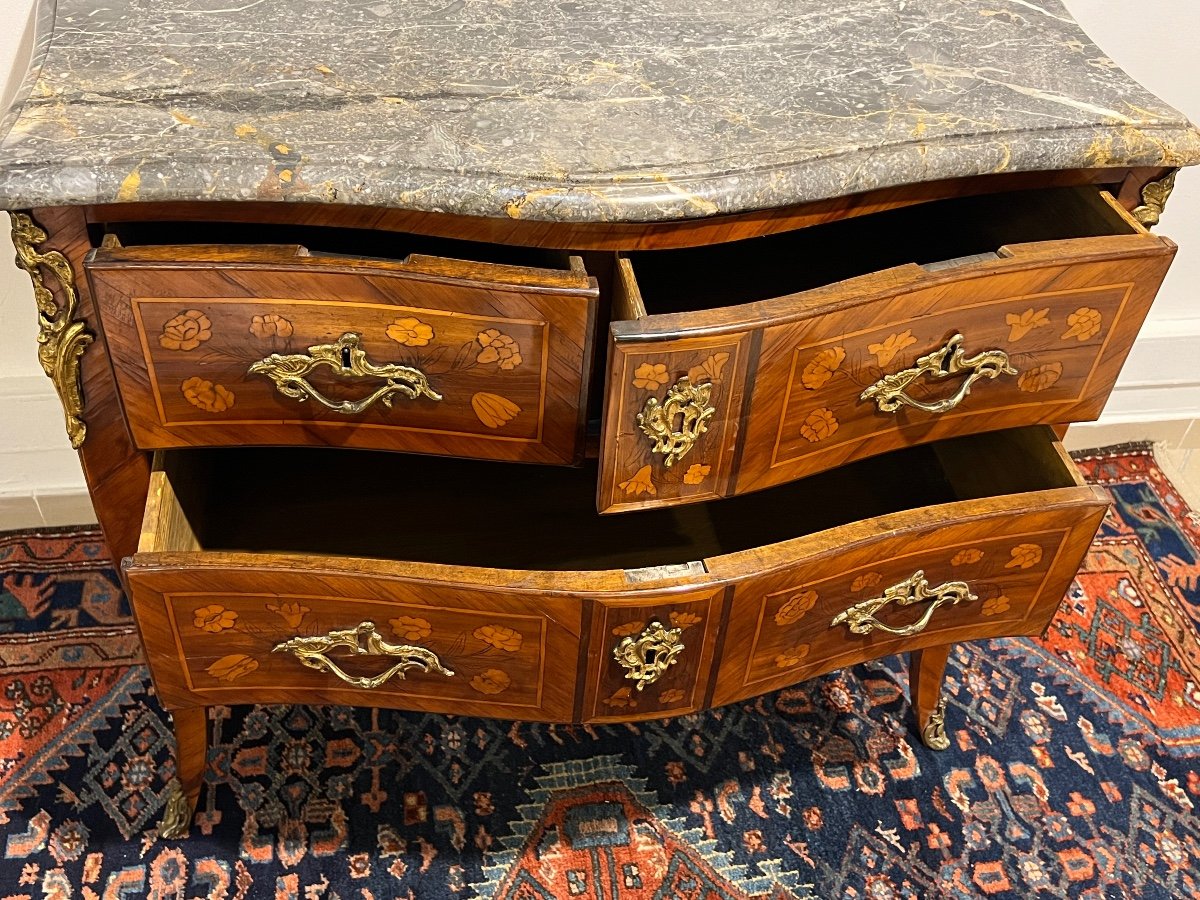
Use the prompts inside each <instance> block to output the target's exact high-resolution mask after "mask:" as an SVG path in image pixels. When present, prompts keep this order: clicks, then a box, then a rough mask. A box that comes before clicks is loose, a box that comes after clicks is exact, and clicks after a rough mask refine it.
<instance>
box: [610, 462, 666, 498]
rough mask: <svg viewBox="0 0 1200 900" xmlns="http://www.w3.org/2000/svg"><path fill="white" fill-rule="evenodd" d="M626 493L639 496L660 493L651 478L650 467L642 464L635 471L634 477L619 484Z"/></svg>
mask: <svg viewBox="0 0 1200 900" xmlns="http://www.w3.org/2000/svg"><path fill="white" fill-rule="evenodd" d="M617 487H619V488H620V489H621V490H623V491H624V492H625V493H626V494H630V495H631V496H634V497H637V496H639V495H640V494H649V495H650V496H651V497H653V496H655V495H656V494H657V493H658V488H656V487H655V486H654V482H653V481H651V480H650V467H649V466H642V467H641V468H640V469H638V470H637V471H636V472H634V473H633V477H632V478H628V479H626V480H625V481H622V482H621V483H620V484H618V485H617Z"/></svg>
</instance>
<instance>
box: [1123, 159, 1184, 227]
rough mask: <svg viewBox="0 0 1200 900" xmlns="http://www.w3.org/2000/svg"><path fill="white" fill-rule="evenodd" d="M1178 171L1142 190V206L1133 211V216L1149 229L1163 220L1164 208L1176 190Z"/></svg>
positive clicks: (1174, 170) (1175, 170) (1152, 182)
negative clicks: (1172, 192)
mask: <svg viewBox="0 0 1200 900" xmlns="http://www.w3.org/2000/svg"><path fill="white" fill-rule="evenodd" d="M1178 171H1179V170H1178V169H1173V170H1172V171H1171V172H1170V173H1168V174H1167V175H1165V176H1164V177H1163V178H1160V179H1159V180H1158V181H1151V182H1150V183H1149V184H1148V185H1146V186H1145V187H1144V188H1142V205H1141V206H1135V207H1134V208H1133V210H1132V211H1131V215H1132V216H1133V217H1134V218H1135V219H1137V220H1138V221H1139V222H1140V223H1142V224H1143V225H1145V226H1146V227H1147V228H1152V227H1153V226H1155V225H1157V224H1158V221H1159V219H1161V218H1162V214H1163V208H1164V207H1165V206H1166V205H1167V198H1168V197H1170V196H1171V191H1173V190H1174V189H1175V173H1176V172H1178Z"/></svg>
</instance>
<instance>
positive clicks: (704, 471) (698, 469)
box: [683, 463, 712, 484]
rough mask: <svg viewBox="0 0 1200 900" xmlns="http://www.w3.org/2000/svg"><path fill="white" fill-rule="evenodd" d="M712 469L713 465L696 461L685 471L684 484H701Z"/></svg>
mask: <svg viewBox="0 0 1200 900" xmlns="http://www.w3.org/2000/svg"><path fill="white" fill-rule="evenodd" d="M711 471H712V466H705V465H701V464H700V463H694V464H693V465H690V466H688V470H687V471H686V472H684V473H683V483H684V484H699V483H700V482H702V481H703V480H704V479H705V478H707V477H708V473H709V472H711Z"/></svg>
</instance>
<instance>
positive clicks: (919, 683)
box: [908, 644, 954, 750]
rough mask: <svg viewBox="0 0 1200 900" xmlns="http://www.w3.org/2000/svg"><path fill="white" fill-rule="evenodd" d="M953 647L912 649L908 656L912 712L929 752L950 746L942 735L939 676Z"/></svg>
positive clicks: (943, 700) (942, 701)
mask: <svg viewBox="0 0 1200 900" xmlns="http://www.w3.org/2000/svg"><path fill="white" fill-rule="evenodd" d="M953 646H954V645H953V644H942V645H940V646H937V647H927V648H926V649H924V650H914V651H912V652H911V653H910V654H909V667H908V668H909V673H908V681H909V688H910V693H911V696H912V707H913V712H914V713H915V714H916V717H917V729H918V730H919V731H920V733H921V740H922V741H924V742H925V746H926V747H928V748H929V749H931V750H945V749H946V748H947V747H949V746H950V738H949V737H948V736H947V734H946V698H945V696H943V694H942V676H943V675H944V674H945V671H946V660H947V659H948V658H949V657H950V650H951V649H952V648H953Z"/></svg>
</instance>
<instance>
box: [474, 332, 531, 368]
mask: <svg viewBox="0 0 1200 900" xmlns="http://www.w3.org/2000/svg"><path fill="white" fill-rule="evenodd" d="M475 340H477V341H478V342H479V346H480V348H481V349H480V351H479V355H478V356H476V357H475V362H477V363H483V364H485V365H486V364H488V363H495V364H496V365H498V366H499V367H500V368H501V369H504V370H505V371H508V370H509V369H515V368H516V367H517V366H519V365H520V364H521V347H520V345H519V344H518V343H517V342H516V341H515V340H513V339H512V338H511V337H509V336H508V335H507V334H501V333H500V331H499V330H497V329H495V328H489V329H487V330H486V331H481V332H479V334H477V335H475Z"/></svg>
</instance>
